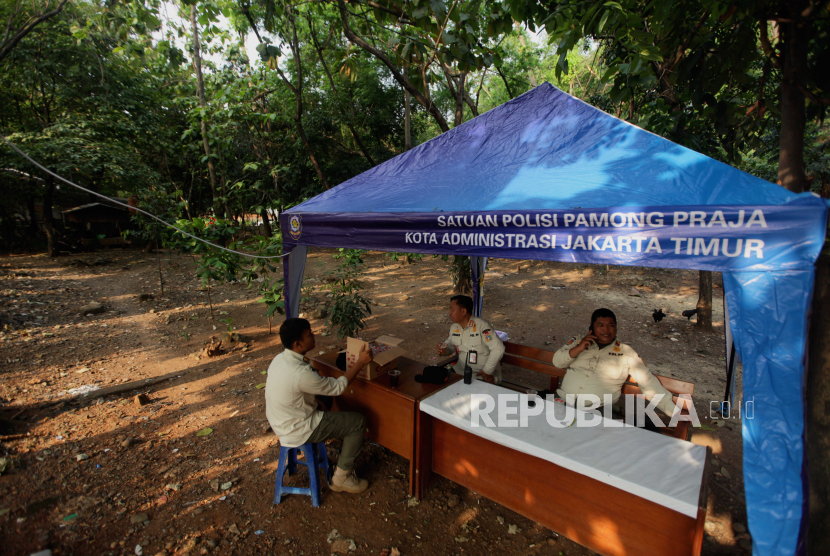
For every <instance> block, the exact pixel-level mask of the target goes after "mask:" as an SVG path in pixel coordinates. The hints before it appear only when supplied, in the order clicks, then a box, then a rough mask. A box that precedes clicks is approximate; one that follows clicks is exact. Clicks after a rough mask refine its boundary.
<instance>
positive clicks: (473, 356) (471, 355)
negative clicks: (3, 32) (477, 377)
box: [467, 351, 478, 365]
mask: <svg viewBox="0 0 830 556" xmlns="http://www.w3.org/2000/svg"><path fill="white" fill-rule="evenodd" d="M477 362H478V352H476V351H470V352H468V353H467V363H469V364H470V365H475V364H476V363H477Z"/></svg>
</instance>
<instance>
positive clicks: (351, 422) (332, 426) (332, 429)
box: [306, 411, 366, 471]
mask: <svg viewBox="0 0 830 556" xmlns="http://www.w3.org/2000/svg"><path fill="white" fill-rule="evenodd" d="M365 432H366V419H365V418H364V417H363V415H361V414H360V413H355V412H352V411H324V412H323V420H322V421H320V424H319V425H317V428H316V429H314V431H313V432H312V433H311V436H310V437H309V438H308V440H306V442H313V443H315V444H316V443H318V442H325V441H326V440H331V439H332V438H342V439H343V448H342V449H341V450H340V459H339V460H337V467H339V468H340V469H342V470H343V471H351V470H352V468H353V467H354V459H355V458H356V457H357V454H358V453H359V452H360V448H361V446H363V435H364V433H365Z"/></svg>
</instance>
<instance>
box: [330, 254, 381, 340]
mask: <svg viewBox="0 0 830 556" xmlns="http://www.w3.org/2000/svg"><path fill="white" fill-rule="evenodd" d="M363 253H365V251H363V250H361V249H339V252H338V253H335V254H334V258H335V259H342V261H341V262H340V268H338V269H337V270H336V271H334V282H333V283H332V284H331V285H330V286H329V288H330V289H331V292H332V296H333V300H332V301H333V303H332V307H331V315H330V316H329V319H328V321H327V323H326V324H327V325H328V326H329V327H331V328H333V327H335V326H336V327H337V338H338V339H340V340H342V339H343V338H345V337H346V336H352V337H356V336H357V335H358V333H359V332H360V330H362V329H363V328H365V327H366V322H365V321H366V317H367V316H369V315H370V314H372V309H371V307H370V306H369V301H368V300H367V299H366V298H365V297H363V296H362V295H361V294H360V290H362V289H363V286H362V285H361V284H360V281H359V278H360V276H361V274H362V273H363V271H364V269H365V265H364V263H363Z"/></svg>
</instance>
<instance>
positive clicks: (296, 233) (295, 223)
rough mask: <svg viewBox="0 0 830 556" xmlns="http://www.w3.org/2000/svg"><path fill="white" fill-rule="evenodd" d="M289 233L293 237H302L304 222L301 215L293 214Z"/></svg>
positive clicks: (289, 224)
mask: <svg viewBox="0 0 830 556" xmlns="http://www.w3.org/2000/svg"><path fill="white" fill-rule="evenodd" d="M288 233H289V234H290V235H291V238H292V239H295V240H296V239H300V234H302V233H303V223H302V220H301V218H300V216H299V215H296V214H292V215H291V218H289V220H288Z"/></svg>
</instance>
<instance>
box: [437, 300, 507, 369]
mask: <svg viewBox="0 0 830 556" xmlns="http://www.w3.org/2000/svg"><path fill="white" fill-rule="evenodd" d="M449 317H450V320H451V321H452V322H453V325H452V326H451V327H450V336H449V338H447V339H446V340H445V342H446V343H447V344H448V345H447V349H446V350H445V349H444V346H443V345H442V344H438V355H454V354H455V353H458V363H456V364H455V372H456V373H458V374H461V375H463V374H464V365H465V363H466V361H467V354H468V353H469V352H470V351H475V352H476V353H477V354H478V357H477V359H478V361H477V362H476V363H475V364H472V365H470V367H471V368H472V369H473V372H474V373H477V375H476V377H477V378H479V379H481V380H484V381H485V382H489V383H490V384H499V383H501V365H500V364H499V363H500V362H501V358H502V356H503V355H504V343H502V341H501V338H499V336H498V334H496V329H495V328H493V327H492V326H491V325H490V323H489V322H487V321H486V320H484V319H482V318H479V317H474V316H473V300H472V298H471V297H469V296H467V295H456V296H453V297H451V298H450V312H449Z"/></svg>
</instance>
